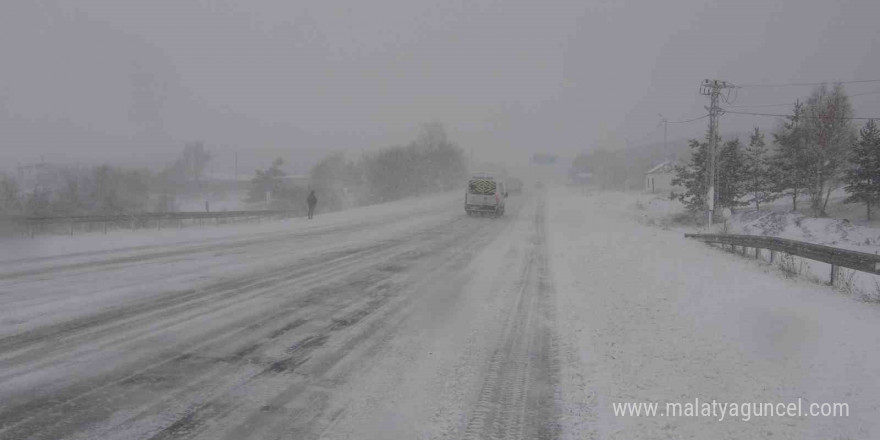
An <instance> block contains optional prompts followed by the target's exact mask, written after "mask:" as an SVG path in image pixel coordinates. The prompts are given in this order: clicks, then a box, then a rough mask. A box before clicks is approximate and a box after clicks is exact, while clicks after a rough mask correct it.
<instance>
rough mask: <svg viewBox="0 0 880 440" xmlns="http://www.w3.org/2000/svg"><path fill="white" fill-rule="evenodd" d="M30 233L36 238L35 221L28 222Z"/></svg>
mask: <svg viewBox="0 0 880 440" xmlns="http://www.w3.org/2000/svg"><path fill="white" fill-rule="evenodd" d="M28 233H29V234H30V236H31V238H34V223H33V222H28Z"/></svg>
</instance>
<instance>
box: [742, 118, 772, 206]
mask: <svg viewBox="0 0 880 440" xmlns="http://www.w3.org/2000/svg"><path fill="white" fill-rule="evenodd" d="M744 159H745V170H744V172H745V179H746V181H745V190H746V193H747V195H748V196H749V201H748V203H754V204H755V209H756V210H758V211H760V210H761V203H764V202H769V201H770V200H772V199H773V193H772V181H771V177H770V167H769V156H768V154H767V145H766V143H765V142H764V133H761V130H760V129H759V128H758V127H755V131H754V132H752V135H751V136H750V137H749V146H748V147H746V149H745V152H744Z"/></svg>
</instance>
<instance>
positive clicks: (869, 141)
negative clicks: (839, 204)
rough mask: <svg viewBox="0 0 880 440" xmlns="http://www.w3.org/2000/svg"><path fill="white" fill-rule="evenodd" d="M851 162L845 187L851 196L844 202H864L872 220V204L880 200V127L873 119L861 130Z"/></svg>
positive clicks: (867, 213)
mask: <svg viewBox="0 0 880 440" xmlns="http://www.w3.org/2000/svg"><path fill="white" fill-rule="evenodd" d="M849 162H850V167H849V169H847V170H846V173H845V181H846V186H845V187H844V189H845V190H846V192H847V193H848V194H849V196H848V197H847V198H846V199H845V200H844V203H864V204H865V209H866V215H867V218H868V220H871V206H872V205H874V204H876V202H877V200H880V129H878V128H877V124H876V123H875V122H874V120H873V119H872V120H870V121H868V123H867V124H865V126H864V127H863V128H862V129H861V131H860V132H859V140H858V141H857V142H855V143H854V144H853V147H852V154H851V155H850V157H849Z"/></svg>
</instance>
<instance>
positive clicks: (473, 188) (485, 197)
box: [467, 179, 498, 206]
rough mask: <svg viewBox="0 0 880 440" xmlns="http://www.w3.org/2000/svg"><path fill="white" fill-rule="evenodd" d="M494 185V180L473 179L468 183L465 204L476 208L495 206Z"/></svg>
mask: <svg viewBox="0 0 880 440" xmlns="http://www.w3.org/2000/svg"><path fill="white" fill-rule="evenodd" d="M495 191H496V184H495V181H494V180H488V179H474V180H471V181H470V182H468V194H467V204H468V205H477V206H495V205H496V204H497V203H498V202H497V201H496V200H495Z"/></svg>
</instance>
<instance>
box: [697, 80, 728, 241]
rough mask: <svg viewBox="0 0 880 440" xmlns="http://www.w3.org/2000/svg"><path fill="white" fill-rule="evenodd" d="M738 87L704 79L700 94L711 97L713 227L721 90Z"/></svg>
mask: <svg viewBox="0 0 880 440" xmlns="http://www.w3.org/2000/svg"><path fill="white" fill-rule="evenodd" d="M734 87H736V86H734V85H733V84H730V83H728V82H727V81H719V80H717V79H713V80H708V79H704V80H703V84H701V85H700V94H701V95H706V96H709V107H707V108H706V110H708V111H709V154H708V155H707V156H708V158H707V160H708V163H707V164H706V204H705V208H706V224H709V225H711V224H712V223H714V222H715V217H716V215H715V214H716V213H715V202H716V201H717V200H718V197H717V195H716V194H715V157H716V155H717V153H716V152H717V151H718V117H719V116H721V109H720V108H718V99H719V98H720V97H721V90H723V89H732V88H734Z"/></svg>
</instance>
